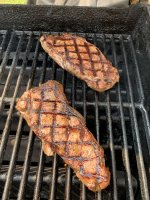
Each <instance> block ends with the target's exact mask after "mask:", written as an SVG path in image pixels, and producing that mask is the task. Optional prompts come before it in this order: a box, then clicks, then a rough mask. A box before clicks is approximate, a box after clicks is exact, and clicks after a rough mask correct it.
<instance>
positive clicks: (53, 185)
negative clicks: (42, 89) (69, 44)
mask: <svg viewBox="0 0 150 200" xmlns="http://www.w3.org/2000/svg"><path fill="white" fill-rule="evenodd" d="M52 79H54V80H55V79H56V66H55V62H54V61H52ZM56 165H57V154H56V153H54V158H53V167H52V182H51V185H50V194H49V198H48V199H49V200H53V199H55V196H56V190H57V188H56V175H57V168H56V167H57V166H56Z"/></svg>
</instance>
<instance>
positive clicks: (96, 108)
mask: <svg viewBox="0 0 150 200" xmlns="http://www.w3.org/2000/svg"><path fill="white" fill-rule="evenodd" d="M93 39H94V40H93V43H94V44H95V45H96V44H97V41H96V36H95V34H94V38H93ZM94 107H95V124H96V139H97V141H98V143H100V124H99V113H98V92H95V106H94ZM96 195H97V200H101V199H102V192H101V191H99V192H97V194H96Z"/></svg>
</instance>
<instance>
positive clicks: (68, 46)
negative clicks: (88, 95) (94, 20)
mask: <svg viewBox="0 0 150 200" xmlns="http://www.w3.org/2000/svg"><path fill="white" fill-rule="evenodd" d="M40 42H41V45H42V47H43V49H44V50H45V51H46V52H47V53H48V55H49V56H50V57H52V58H53V59H54V60H55V61H56V62H57V63H58V65H60V66H61V67H62V68H63V69H65V70H67V71H68V72H70V73H71V74H73V75H75V76H77V77H78V78H80V79H81V80H84V81H85V82H86V83H87V85H88V86H89V87H91V88H92V89H94V90H96V91H98V92H102V91H105V90H108V89H110V88H111V87H112V86H113V85H114V84H115V83H116V82H118V81H119V73H118V70H117V69H116V68H115V67H113V66H112V64H111V62H110V61H108V60H107V59H106V58H105V56H104V55H103V54H102V52H101V51H100V50H99V49H98V48H97V47H96V46H94V45H93V44H91V43H89V42H87V41H86V40H85V39H84V38H82V37H78V36H75V35H71V34H63V35H60V36H57V35H55V36H54V35H48V36H47V35H43V36H42V37H41V38H40Z"/></svg>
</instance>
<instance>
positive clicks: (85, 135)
mask: <svg viewBox="0 0 150 200" xmlns="http://www.w3.org/2000/svg"><path fill="white" fill-rule="evenodd" d="M16 109H17V110H19V111H20V112H21V114H22V116H23V117H24V118H25V119H26V121H27V123H28V125H29V126H30V127H31V128H32V130H33V131H34V133H35V134H36V135H37V136H38V137H39V138H40V139H41V141H42V146H43V150H44V152H45V153H46V154H47V155H48V156H50V155H53V152H56V153H57V154H59V156H61V157H62V158H63V160H64V162H65V163H67V164H68V165H70V167H71V168H72V169H73V170H74V171H75V173H76V175H77V177H78V178H79V179H80V180H81V181H82V182H83V183H84V184H85V185H86V186H87V187H88V188H89V189H90V190H92V191H94V192H95V191H98V190H101V189H104V188H106V187H107V186H108V185H109V182H110V172H109V170H108V168H106V167H105V160H104V150H103V148H102V147H101V146H100V145H99V144H98V142H97V141H96V140H95V138H94V136H93V135H92V133H91V132H90V131H89V130H88V129H87V127H86V124H85V120H84V118H83V116H82V115H81V114H80V113H79V112H77V111H76V110H75V109H73V108H72V107H70V106H69V103H68V101H67V99H66V96H65V94H64V92H63V87H62V85H61V84H60V83H58V82H56V81H48V82H47V83H44V84H42V85H40V86H39V87H35V88H33V89H31V90H28V91H26V92H25V93H24V94H23V95H22V96H21V98H20V99H19V100H18V102H17V105H16Z"/></svg>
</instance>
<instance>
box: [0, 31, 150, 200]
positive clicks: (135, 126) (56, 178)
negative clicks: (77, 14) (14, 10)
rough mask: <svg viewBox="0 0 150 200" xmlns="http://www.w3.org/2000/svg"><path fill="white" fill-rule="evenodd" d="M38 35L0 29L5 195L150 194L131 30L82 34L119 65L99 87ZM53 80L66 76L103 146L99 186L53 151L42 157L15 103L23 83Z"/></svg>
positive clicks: (0, 177)
mask: <svg viewBox="0 0 150 200" xmlns="http://www.w3.org/2000/svg"><path fill="white" fill-rule="evenodd" d="M41 34H42V33H39V32H29V31H27V32H22V31H14V32H9V31H0V63H1V65H0V96H1V97H0V142H1V143H0V198H1V199H3V200H4V199H20V200H22V199H32V198H33V199H39V198H41V199H50V200H54V199H59V200H60V199H61V200H62V199H66V200H69V199H74V200H76V199H82V200H84V199H88V200H90V199H91V200H93V199H99V200H100V199H107V200H108V199H121V198H122V199H139V200H140V199H144V200H145V199H146V200H148V199H149V192H148V190H149V186H148V182H149V177H148V175H149V174H148V168H149V159H150V157H149V152H150V140H149V138H148V137H149V133H150V125H149V121H148V114H147V111H146V110H145V107H144V95H143V90H142V83H141V79H140V74H139V69H138V63H137V59H136V52H135V50H134V46H133V42H132V38H131V36H130V35H104V34H83V33H82V34H78V35H81V36H83V37H85V38H86V39H87V40H88V41H90V42H92V43H94V44H95V45H96V46H97V47H99V48H100V49H101V50H102V52H103V53H104V54H105V55H107V57H108V59H110V60H111V61H112V62H113V64H114V65H115V66H117V67H118V69H119V72H120V82H119V84H118V85H116V86H115V87H113V88H112V89H111V90H109V91H107V92H104V93H97V92H94V91H93V90H91V89H90V88H88V87H87V86H86V85H85V83H83V82H82V81H80V80H79V79H76V78H75V77H73V76H72V75H71V74H69V73H67V72H65V71H64V70H63V69H61V68H60V67H58V66H57V64H56V63H55V62H54V61H52V60H51V59H50V58H49V57H48V56H47V55H46V54H45V52H44V51H43V50H42V48H41V46H40V44H39V40H38V38H39V36H40V35H41ZM53 34H58V33H53ZM50 79H55V80H58V81H59V82H62V83H63V85H64V88H65V93H66V95H67V98H68V100H69V101H70V103H71V105H72V106H73V107H75V108H76V109H77V110H78V111H79V112H80V113H81V114H83V116H84V117H85V118H86V121H87V126H88V128H89V129H90V130H91V131H92V133H93V134H94V136H95V137H96V138H97V140H98V141H99V142H100V143H101V144H102V146H103V147H104V149H105V155H106V156H105V157H106V164H107V166H109V168H110V170H111V184H110V186H109V187H108V188H107V189H106V190H104V191H102V192H98V193H93V192H91V191H89V190H88V189H87V188H85V186H84V185H83V184H81V183H80V182H79V180H78V179H77V178H76V177H75V175H74V173H73V171H72V169H70V168H69V167H67V166H66V165H65V164H64V163H63V161H62V159H61V158H60V157H59V156H57V155H56V154H55V155H54V157H47V156H45V155H44V154H43V152H42V149H41V143H40V141H39V139H38V138H36V137H35V136H34V134H33V133H32V131H31V130H29V127H28V126H27V124H26V122H25V121H24V120H23V118H22V117H21V116H20V115H19V113H18V112H17V111H16V110H15V109H14V106H15V103H16V100H17V98H19V97H20V96H21V94H22V93H23V92H24V91H25V90H27V89H29V88H31V87H33V86H37V85H39V84H40V83H42V82H46V81H47V80H50Z"/></svg>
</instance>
